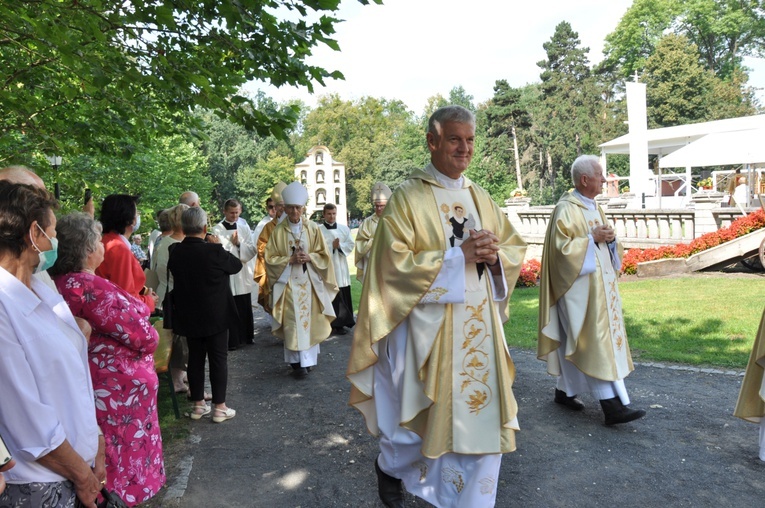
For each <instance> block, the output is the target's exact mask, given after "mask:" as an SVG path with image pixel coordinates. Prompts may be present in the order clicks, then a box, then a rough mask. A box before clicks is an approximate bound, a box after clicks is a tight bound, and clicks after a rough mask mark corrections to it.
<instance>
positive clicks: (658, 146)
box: [600, 115, 765, 165]
mask: <svg viewBox="0 0 765 508" xmlns="http://www.w3.org/2000/svg"><path fill="white" fill-rule="evenodd" d="M753 129H765V115H754V116H742V117H740V118H728V119H725V120H714V121H712V122H701V123H692V124H688V125H677V126H675V127H662V128H660V129H650V130H649V131H648V133H647V140H648V153H649V154H651V155H661V156H666V155H669V154H670V153H672V152H674V151H676V150H679V149H680V148H683V147H684V146H686V145H688V144H689V143H692V142H693V141H696V140H698V139H701V138H702V137H704V136H706V135H708V134H714V133H718V132H733V131H743V130H753ZM600 149H601V152H602V153H603V154H606V155H608V154H628V153H629V152H630V135H629V134H625V135H624V136H620V137H618V138H616V139H612V140H611V141H607V142H605V143H603V144H602V145H600ZM749 162H751V161H749ZM647 164H648V162H647V161H646V165H647Z"/></svg>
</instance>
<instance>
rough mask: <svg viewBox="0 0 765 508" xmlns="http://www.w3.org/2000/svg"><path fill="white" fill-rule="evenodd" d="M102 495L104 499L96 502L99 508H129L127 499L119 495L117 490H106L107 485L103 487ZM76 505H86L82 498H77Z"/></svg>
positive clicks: (81, 506) (80, 506)
mask: <svg viewBox="0 0 765 508" xmlns="http://www.w3.org/2000/svg"><path fill="white" fill-rule="evenodd" d="M101 497H103V498H104V500H103V501H101V502H100V503H97V504H96V506H97V507H98V508H128V505H126V504H125V501H123V500H122V498H121V497H120V496H119V495H117V494H116V493H115V492H109V491H108V490H106V487H102V488H101ZM74 506H75V508H83V507H84V506H85V505H84V504H82V501H80V498H77V499H76V501H75V503H74Z"/></svg>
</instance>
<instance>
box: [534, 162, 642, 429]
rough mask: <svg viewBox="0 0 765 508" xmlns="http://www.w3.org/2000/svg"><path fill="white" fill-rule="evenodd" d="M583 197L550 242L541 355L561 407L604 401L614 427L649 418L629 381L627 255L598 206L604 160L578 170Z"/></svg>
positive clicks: (560, 213) (566, 203)
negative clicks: (621, 278) (622, 292)
mask: <svg viewBox="0 0 765 508" xmlns="http://www.w3.org/2000/svg"><path fill="white" fill-rule="evenodd" d="M571 178H572V180H573V183H574V186H575V189H574V190H572V191H571V192H567V193H565V194H564V195H563V196H562V197H561V198H560V200H559V201H558V204H557V205H555V210H553V214H552V217H551V218H550V224H549V225H548V227H547V233H546V235H545V243H544V250H543V254H542V276H541V284H540V288H539V334H538V338H537V340H538V344H537V355H538V357H539V358H540V359H541V360H544V361H546V362H547V372H548V373H549V374H551V375H554V376H557V377H558V381H557V386H556V388H555V398H554V400H555V402H556V403H558V404H561V405H562V406H564V407H567V408H569V409H572V410H574V411H581V410H582V409H584V403H583V402H582V401H581V400H579V398H578V397H577V395H579V394H582V393H587V392H589V393H591V394H592V396H593V397H594V398H595V399H596V400H599V401H600V405H601V407H602V408H603V413H604V414H605V423H606V425H614V424H618V423H626V422H630V421H632V420H637V419H638V418H641V417H643V416H645V411H643V410H639V409H633V408H631V407H628V404H629V403H630V398H629V396H628V395H627V389H626V388H625V386H624V378H625V377H627V375H628V374H629V373H630V372H631V371H632V370H633V369H634V367H633V365H632V356H631V355H630V347H629V344H628V343H627V333H626V331H625V329H624V318H623V316H622V300H621V297H620V296H619V287H618V284H617V282H618V279H617V277H618V273H619V270H620V268H621V254H620V251H621V247H620V246H619V244H618V241H617V239H616V235H615V234H614V230H613V228H612V227H610V226H609V225H608V221H607V220H606V216H605V214H604V213H603V210H602V209H601V208H600V207H599V206H598V204H597V203H596V202H595V197H596V196H597V195H598V194H600V192H601V190H602V188H603V185H604V184H605V183H606V179H605V177H604V176H603V169H602V168H601V166H600V162H599V161H598V158H597V157H596V156H594V155H582V156H580V157H578V158H577V159H576V160H575V161H574V163H573V165H572V166H571Z"/></svg>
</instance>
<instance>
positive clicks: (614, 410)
mask: <svg viewBox="0 0 765 508" xmlns="http://www.w3.org/2000/svg"><path fill="white" fill-rule="evenodd" d="M600 406H601V407H602V408H603V414H604V415H605V417H606V422H605V423H606V425H616V424H618V423H627V422H631V421H633V420H637V419H638V418H642V417H644V416H645V411H643V410H642V409H632V408H631V407H629V406H625V405H624V404H622V401H621V399H620V398H619V397H614V398H613V399H603V400H601V401H600Z"/></svg>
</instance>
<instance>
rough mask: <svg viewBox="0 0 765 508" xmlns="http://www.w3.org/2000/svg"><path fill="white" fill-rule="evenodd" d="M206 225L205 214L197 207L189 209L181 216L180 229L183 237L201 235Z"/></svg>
mask: <svg viewBox="0 0 765 508" xmlns="http://www.w3.org/2000/svg"><path fill="white" fill-rule="evenodd" d="M206 225H207V212H205V211H204V210H202V209H201V208H199V207H197V206H192V207H189V208H188V209H187V210H185V211H184V212H183V215H181V228H182V229H183V234H184V235H198V234H200V233H203V232H204V230H205V226H206Z"/></svg>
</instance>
